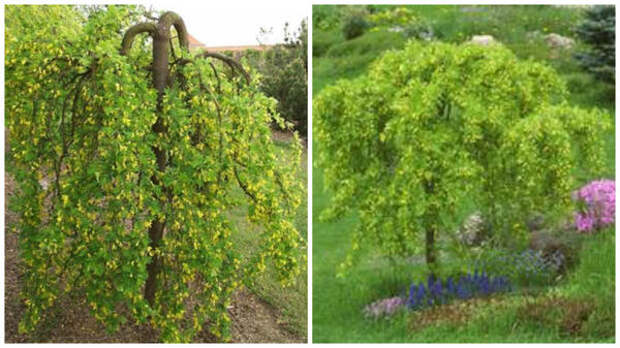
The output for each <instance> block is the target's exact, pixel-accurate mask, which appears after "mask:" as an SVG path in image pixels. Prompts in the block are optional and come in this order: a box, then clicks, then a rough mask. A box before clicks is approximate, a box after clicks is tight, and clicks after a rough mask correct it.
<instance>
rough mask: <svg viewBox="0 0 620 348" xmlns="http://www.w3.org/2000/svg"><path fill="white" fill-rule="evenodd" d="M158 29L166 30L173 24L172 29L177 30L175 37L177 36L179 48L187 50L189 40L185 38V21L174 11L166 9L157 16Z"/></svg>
mask: <svg viewBox="0 0 620 348" xmlns="http://www.w3.org/2000/svg"><path fill="white" fill-rule="evenodd" d="M157 26H158V28H159V30H162V29H163V30H164V31H166V32H167V30H168V29H169V28H170V26H174V29H176V31H177V37H178V38H179V46H181V49H185V50H186V51H189V40H188V39H187V29H186V28H185V22H183V19H182V18H181V17H180V16H179V15H178V14H176V13H174V12H172V11H168V12H166V13H164V14H162V15H161V17H159V22H158V23H157Z"/></svg>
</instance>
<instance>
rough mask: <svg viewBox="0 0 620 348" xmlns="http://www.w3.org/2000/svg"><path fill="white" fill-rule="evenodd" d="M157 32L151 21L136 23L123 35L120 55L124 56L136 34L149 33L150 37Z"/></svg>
mask: <svg viewBox="0 0 620 348" xmlns="http://www.w3.org/2000/svg"><path fill="white" fill-rule="evenodd" d="M156 32H157V27H156V26H155V24H153V23H146V22H145V23H138V24H136V25H134V26H133V27H131V28H129V30H127V32H126V33H125V36H123V42H122V43H121V55H123V56H126V55H127V54H128V53H129V50H130V49H131V45H132V44H133V40H134V39H135V38H136V35H138V34H142V33H149V35H150V36H151V37H153V36H155V33H156Z"/></svg>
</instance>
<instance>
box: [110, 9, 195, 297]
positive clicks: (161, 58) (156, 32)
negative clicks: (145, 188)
mask: <svg viewBox="0 0 620 348" xmlns="http://www.w3.org/2000/svg"><path fill="white" fill-rule="evenodd" d="M171 26H174V28H175V29H176V31H177V36H178V39H179V44H180V46H181V49H185V50H187V49H188V41H187V30H186V29H185V24H184V23H183V20H182V19H181V17H179V16H178V15H177V14H175V13H173V12H166V13H164V14H163V15H162V16H161V17H160V18H159V21H158V22H157V24H154V23H140V24H136V25H135V26H133V27H132V28H130V29H129V30H128V31H127V33H126V34H125V37H124V38H123V42H122V45H121V54H123V55H127V53H128V52H129V49H130V48H131V44H132V43H133V40H134V38H135V36H136V35H138V34H140V33H144V32H147V33H149V34H150V36H151V37H152V39H153V65H152V67H153V87H154V88H155V89H156V90H157V107H156V112H157V120H156V121H155V123H154V124H153V126H152V130H153V132H154V133H157V134H159V133H165V132H166V130H167V129H166V126H165V125H164V122H163V119H162V116H161V114H162V111H163V99H164V92H165V88H166V85H167V84H168V82H169V78H170V69H169V66H168V63H169V62H168V60H169V59H168V54H169V50H170V27H171ZM153 152H154V153H155V158H156V160H157V169H158V170H159V172H163V171H165V170H166V162H167V154H166V153H165V151H164V150H162V149H161V148H159V147H157V146H153ZM151 181H152V182H153V184H154V185H160V182H159V180H158V179H157V177H156V176H153V177H151ZM162 191H163V192H166V190H165V189H162ZM159 201H160V204H161V206H162V207H164V206H165V205H166V204H167V202H166V197H161V198H160V200H159ZM165 225H166V221H165V219H156V220H155V221H153V223H152V224H151V228H150V229H149V239H150V243H149V245H150V247H151V248H152V250H154V251H156V252H157V251H158V250H159V247H160V244H161V240H162V238H163V236H164V228H165ZM161 266H162V265H161V258H160V255H159V254H157V253H156V254H155V255H154V256H153V259H152V260H151V262H150V263H149V264H148V265H147V267H146V269H147V273H148V277H147V279H146V284H145V286H144V298H145V299H146V300H147V302H148V303H149V305H151V306H152V305H153V304H154V302H155V291H156V290H157V287H158V285H157V277H158V276H159V273H160V271H161Z"/></svg>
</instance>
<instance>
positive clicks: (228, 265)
mask: <svg viewBox="0 0 620 348" xmlns="http://www.w3.org/2000/svg"><path fill="white" fill-rule="evenodd" d="M87 13H88V17H85V16H84V14H83V12H79V11H78V10H76V9H75V8H74V7H67V6H8V7H6V18H7V20H6V24H7V27H6V34H5V35H6V36H5V41H6V51H5V53H6V57H5V71H6V85H5V86H6V90H7V98H6V108H5V112H6V123H7V128H8V133H9V140H10V146H11V152H10V153H9V154H8V156H7V158H8V159H9V161H10V163H11V166H10V168H11V171H12V174H13V175H14V176H15V178H16V181H17V183H18V185H19V186H18V192H19V193H18V194H17V197H16V198H15V199H14V201H13V202H12V204H13V209H14V210H15V211H16V212H18V213H19V214H20V224H19V232H20V234H19V236H20V252H21V254H20V256H21V259H22V261H23V264H24V267H25V271H24V279H23V293H22V295H23V298H24V300H25V304H26V314H25V317H24V318H23V320H22V322H21V323H20V330H21V331H30V330H33V329H34V328H36V326H37V323H38V322H39V321H40V319H41V317H42V315H44V312H45V310H46V309H47V308H49V307H50V306H52V305H53V304H54V300H55V299H56V298H58V297H59V296H60V295H61V294H62V293H63V292H68V291H77V290H78V289H79V290H80V291H83V292H84V293H85V294H86V297H87V299H88V302H89V303H90V306H91V311H92V313H93V314H94V316H95V317H96V318H97V319H99V320H100V321H102V322H103V323H105V324H106V326H107V328H108V329H110V330H115V329H117V328H118V327H119V325H120V324H122V323H124V322H125V321H127V320H134V321H136V322H139V323H144V322H147V321H148V322H150V323H151V325H152V326H153V327H154V328H156V329H157V330H158V331H159V332H160V334H161V338H162V340H164V341H189V340H191V338H192V337H193V336H194V335H195V334H196V333H197V332H198V331H200V330H202V328H203V325H204V324H205V323H207V322H208V325H209V329H210V331H211V333H213V334H214V335H216V336H217V337H221V338H222V339H227V338H228V337H229V333H228V330H229V321H230V319H229V318H228V315H227V306H228V304H229V300H230V294H231V292H232V291H233V290H234V289H235V288H237V287H238V286H239V285H240V284H242V283H244V282H245V283H249V282H251V281H252V279H254V277H255V276H256V275H258V274H260V273H261V272H262V271H263V270H265V268H266V265H267V262H268V260H272V262H273V265H274V266H275V269H276V270H278V275H279V279H280V280H282V282H284V283H286V282H288V281H290V280H291V279H293V278H294V277H295V276H296V275H297V274H299V272H300V268H301V267H302V266H303V261H302V260H303V250H304V240H303V238H302V237H301V236H300V235H299V233H298V232H297V230H296V228H295V227H294V225H293V221H294V218H295V214H296V208H297V207H298V205H299V204H300V198H301V197H300V195H301V192H302V187H301V183H299V182H296V181H295V171H296V169H297V164H298V163H299V155H300V152H301V147H300V144H299V142H298V141H294V143H293V145H292V146H293V147H294V150H293V151H291V152H287V153H288V154H289V155H290V158H288V161H286V163H287V165H284V166H283V164H282V161H281V159H279V158H277V157H278V156H279V155H280V154H281V153H282V152H280V151H278V150H277V148H276V145H275V144H274V143H273V142H272V140H271V131H270V124H271V122H272V119H274V118H275V119H276V120H277V121H278V122H279V123H280V124H281V125H283V122H284V121H283V120H282V119H281V118H280V117H279V116H278V115H277V112H276V110H275V108H276V103H275V100H273V99H272V98H269V97H267V96H265V95H264V94H262V93H261V92H260V91H259V86H258V84H257V83H256V82H254V80H250V81H248V83H246V81H245V80H244V78H243V75H241V74H231V73H230V70H228V69H227V70H224V69H220V68H219V67H221V65H220V62H218V61H215V60H213V59H212V58H203V57H197V56H191V55H190V54H189V53H188V52H187V51H186V50H185V49H183V48H182V47H180V45H179V44H177V43H175V46H173V47H174V49H173V50H171V51H170V52H169V54H171V56H170V62H171V63H172V64H171V67H172V68H171V77H172V78H171V79H170V80H169V81H168V85H167V87H166V89H165V93H163V95H160V96H159V97H158V93H157V91H156V90H155V89H153V86H152V78H153V76H152V74H154V73H155V72H154V71H155V69H150V68H149V66H150V64H151V57H152V53H151V47H150V43H149V40H147V37H146V35H145V36H140V37H138V38H137V40H136V42H135V43H134V45H133V46H134V47H133V50H132V51H130V53H129V54H128V55H123V54H121V52H120V48H121V40H122V38H123V34H124V33H125V32H126V31H127V28H128V27H129V26H130V25H131V24H133V23H136V22H138V21H141V20H144V18H143V17H142V16H141V15H140V13H141V11H140V9H139V8H136V7H129V6H108V7H106V8H99V9H94V10H92V11H89V12H87ZM60 23H62V24H60ZM218 70H220V71H219V72H218ZM155 129H160V130H161V129H163V131H160V132H159V133H154V130H155ZM155 150H157V151H155ZM157 152H159V153H163V154H164V159H165V166H163V168H162V166H161V165H160V161H159V158H156V157H157V156H156V153H157ZM239 188H241V189H242V190H243V192H244V193H245V194H244V195H243V197H238V196H237V195H231V193H232V192H233V190H238V189H239ZM240 204H247V205H248V212H247V216H246V218H247V220H248V221H249V223H251V224H256V225H260V226H263V227H264V228H263V229H261V230H260V234H259V235H258V236H257V238H259V239H260V240H261V242H262V243H261V247H260V250H259V252H257V253H256V255H255V256H254V257H253V258H251V259H249V260H245V261H244V262H242V260H243V259H242V258H241V257H240V255H239V254H238V252H237V251H235V248H233V245H232V240H233V239H232V238H231V230H232V226H231V223H230V221H229V220H228V217H227V216H228V215H227V214H228V212H229V211H230V210H231V209H233V208H235V207H237V206H239V205H240ZM156 221H163V222H164V224H165V231H164V235H163V238H162V239H161V243H160V244H159V245H156V246H155V247H154V248H153V247H152V246H151V242H152V241H151V240H149V231H150V230H149V229H150V227H151V225H152V224H153V223H155V222H156ZM155 258H158V259H159V260H161V271H160V272H159V273H158V275H157V278H156V284H157V290H156V292H155V297H154V301H153V303H149V301H147V300H146V299H145V295H144V294H143V288H144V285H145V281H146V279H147V266H148V265H149V264H150V263H152V262H153V260H154V259H155ZM189 304H191V306H190V305H189ZM119 309H120V310H119Z"/></svg>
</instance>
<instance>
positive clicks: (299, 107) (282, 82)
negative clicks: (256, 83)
mask: <svg viewBox="0 0 620 348" xmlns="http://www.w3.org/2000/svg"><path fill="white" fill-rule="evenodd" d="M287 28H288V25H287V27H285V43H284V44H281V45H276V46H275V47H273V48H271V49H269V50H267V51H265V52H264V55H263V57H262V59H260V60H259V63H258V70H259V71H260V72H261V74H262V75H263V78H262V80H261V91H263V93H265V94H266V95H268V96H270V97H273V98H275V99H276V100H277V101H278V107H277V110H278V113H279V114H280V115H281V116H282V117H283V118H284V119H285V120H287V121H288V122H291V123H293V124H294V125H295V129H297V130H298V131H299V132H300V134H302V135H303V136H306V133H307V127H308V70H307V69H308V66H307V64H308V57H307V49H308V41H307V40H308V30H307V27H306V21H305V20H304V21H302V23H301V25H300V27H299V29H298V32H297V33H295V34H291V33H289V32H288V30H287Z"/></svg>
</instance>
